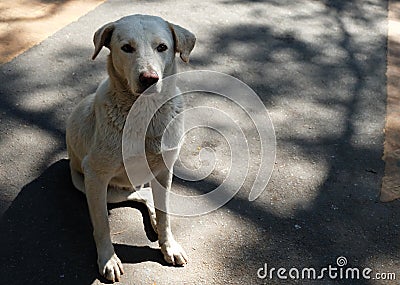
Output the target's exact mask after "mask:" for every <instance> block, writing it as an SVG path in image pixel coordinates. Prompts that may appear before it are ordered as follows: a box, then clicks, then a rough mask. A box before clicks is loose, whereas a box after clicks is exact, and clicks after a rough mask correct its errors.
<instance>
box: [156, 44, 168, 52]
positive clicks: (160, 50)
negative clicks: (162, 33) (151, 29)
mask: <svg viewBox="0 0 400 285" xmlns="http://www.w3.org/2000/svg"><path fill="white" fill-rule="evenodd" d="M167 49H168V47H167V46H166V45H165V44H159V45H158V47H157V51H158V52H163V51H166V50H167Z"/></svg>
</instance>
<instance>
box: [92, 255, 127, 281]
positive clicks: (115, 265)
mask: <svg viewBox="0 0 400 285" xmlns="http://www.w3.org/2000/svg"><path fill="white" fill-rule="evenodd" d="M98 265H99V271H100V274H101V275H102V276H103V277H105V278H106V279H107V280H109V281H112V282H118V281H120V279H121V275H122V274H124V269H123V267H122V262H121V260H120V259H119V258H118V256H117V255H116V254H115V253H114V254H113V255H112V256H111V258H109V259H104V260H100V259H99V261H98Z"/></svg>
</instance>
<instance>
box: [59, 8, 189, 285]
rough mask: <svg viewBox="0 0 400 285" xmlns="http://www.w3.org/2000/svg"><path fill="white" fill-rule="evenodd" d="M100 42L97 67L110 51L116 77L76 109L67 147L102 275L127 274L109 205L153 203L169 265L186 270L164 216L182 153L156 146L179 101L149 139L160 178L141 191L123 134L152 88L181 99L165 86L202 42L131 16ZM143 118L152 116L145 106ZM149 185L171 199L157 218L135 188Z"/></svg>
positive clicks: (162, 114) (163, 113)
mask: <svg viewBox="0 0 400 285" xmlns="http://www.w3.org/2000/svg"><path fill="white" fill-rule="evenodd" d="M93 41H94V45H95V51H94V54H93V59H95V58H96V56H97V55H98V53H99V52H100V50H101V49H102V47H103V46H105V47H107V48H108V49H109V50H110V54H109V56H108V62H107V71H108V75H109V77H108V78H107V79H106V80H104V81H103V82H102V83H101V84H100V85H99V87H98V89H97V91H96V93H95V94H92V95H90V96H88V97H86V98H85V99H84V100H82V101H81V102H80V104H79V105H78V106H77V107H76V108H75V110H74V111H73V113H72V114H71V116H70V118H69V119H68V122H67V130H66V140H67V149H68V155H69V158H70V168H71V176H72V181H73V184H74V186H75V187H76V188H77V189H79V190H80V191H82V192H84V193H85V194H86V197H87V202H88V205H89V212H90V217H91V221H92V224H93V229H94V232H93V235H94V240H95V242H96V247H97V255H98V260H97V263H98V266H99V271H100V274H102V275H103V276H104V277H105V278H107V279H108V280H110V281H113V282H115V281H119V280H120V278H121V275H122V274H123V267H122V263H121V261H120V260H119V258H118V257H117V256H116V254H115V252H114V247H113V245H112V242H111V237H110V228H109V223H108V215H107V202H111V203H115V202H122V201H126V200H139V201H141V202H144V203H146V204H147V205H148V208H149V213H150V218H151V220H152V224H153V227H154V228H155V230H156V231H157V233H158V240H159V245H160V247H161V251H162V253H163V255H164V258H165V260H166V261H167V262H168V263H171V264H174V265H184V264H185V263H186V262H187V256H186V253H185V251H184V250H183V249H182V247H181V246H180V245H179V244H178V243H177V242H176V241H175V239H174V237H173V235H172V232H171V228H170V222H169V217H168V215H167V213H165V212H163V211H161V210H158V209H165V208H166V204H167V200H166V192H165V189H167V190H169V189H170V187H171V181H172V172H171V171H170V170H169V169H172V166H173V163H174V162H175V160H176V159H177V156H178V153H179V146H176V148H174V149H172V150H169V151H168V152H169V153H167V154H166V153H162V151H161V147H160V145H159V144H160V140H157V139H156V140H154V139H153V138H155V137H158V136H160V135H162V131H163V128H165V126H166V124H167V123H168V122H164V120H170V119H171V118H173V117H174V116H176V114H177V113H179V112H181V108H182V106H181V104H180V100H179V99H178V97H176V98H175V99H172V100H170V101H168V102H167V103H166V104H165V106H163V107H162V108H161V109H160V110H159V111H158V112H157V113H156V116H155V119H154V120H153V121H152V124H151V127H150V129H148V131H147V135H148V137H147V135H146V156H147V159H148V162H149V166H150V169H151V170H152V172H153V176H152V175H148V174H147V173H146V172H143V173H145V174H143V175H139V176H138V177H139V178H138V181H135V183H134V184H135V185H132V184H131V183H130V180H129V179H128V177H127V173H126V170H125V168H124V164H123V157H122V131H123V128H124V124H125V121H126V118H127V114H128V112H129V110H130V108H131V106H132V105H133V103H134V102H135V101H136V100H137V98H138V97H139V96H140V95H141V93H143V91H144V90H146V89H147V88H148V87H149V86H151V85H153V84H155V83H157V82H158V83H157V91H158V93H159V96H162V94H176V92H178V89H177V88H176V86H172V85H174V84H172V85H171V84H168V85H167V84H164V85H163V84H162V82H159V81H160V80H161V79H162V78H165V77H166V76H169V75H172V74H174V73H175V72H176V65H175V53H176V52H178V53H180V57H181V59H182V60H183V61H185V62H187V61H188V60H189V54H190V52H191V51H192V49H193V47H194V44H195V41H196V38H195V36H194V35H193V34H192V33H191V32H189V31H187V30H186V29H184V28H182V27H180V26H177V25H174V24H171V23H168V22H166V21H164V20H163V19H161V18H159V17H154V16H147V15H132V16H128V17H124V18H122V19H120V20H118V21H116V22H112V23H109V24H106V25H104V26H103V27H101V28H100V29H99V30H98V31H97V32H96V33H95V35H94V39H93ZM150 109H151V108H150ZM142 111H143V112H146V111H147V108H146V106H143V110H142ZM177 125H178V126H180V125H179V124H177ZM180 127H181V126H180ZM177 131H180V130H177ZM148 142H149V143H148ZM135 143H136V142H135V141H132V144H135ZM163 155H164V156H165V157H169V158H170V159H169V162H167V163H165V161H164V160H163ZM130 164H132V165H130V166H129V167H132V168H133V169H136V170H138V171H140V169H141V168H144V167H145V166H144V165H142V162H140V160H138V161H137V162H135V161H130ZM148 182H149V183H150V185H151V186H152V187H153V194H154V193H155V192H154V191H155V190H157V191H160V190H161V191H164V192H163V193H165V195H161V197H160V195H155V194H154V202H155V207H156V210H155V212H154V209H153V208H152V207H151V206H150V205H149V203H148V199H145V198H143V197H146V195H138V192H139V193H140V191H144V189H142V188H137V187H135V186H138V185H142V184H145V183H148ZM155 188H157V189H155ZM141 189H142V190H141ZM157 193H160V192H157ZM156 196H157V197H156ZM149 199H150V198H149Z"/></svg>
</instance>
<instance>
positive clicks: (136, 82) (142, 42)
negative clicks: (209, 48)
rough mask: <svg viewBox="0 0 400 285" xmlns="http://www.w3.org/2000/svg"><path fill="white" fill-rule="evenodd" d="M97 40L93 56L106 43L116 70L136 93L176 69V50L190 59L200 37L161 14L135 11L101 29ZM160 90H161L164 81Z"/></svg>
mask: <svg viewBox="0 0 400 285" xmlns="http://www.w3.org/2000/svg"><path fill="white" fill-rule="evenodd" d="M93 42H94V46H95V50H94V54H93V56H92V59H95V58H96V56H97V55H98V54H99V52H100V50H101V49H102V47H103V46H105V47H107V48H108V49H109V50H110V59H109V60H110V61H111V64H112V68H113V70H114V71H115V72H116V74H117V75H118V77H119V78H121V79H122V80H124V83H125V84H126V85H127V87H128V88H129V89H130V91H131V92H132V93H133V94H140V93H142V92H143V91H144V90H146V89H147V88H148V87H149V86H151V85H152V84H154V83H157V82H158V81H159V80H161V79H162V78H163V77H165V76H168V75H171V74H173V73H174V71H175V70H174V69H175V53H177V52H178V53H180V57H181V59H182V60H183V61H184V62H188V61H189V55H190V52H191V51H192V49H193V47H194V44H195V42H196V38H195V36H194V35H193V34H192V33H191V32H189V31H188V30H186V29H184V28H182V27H180V26H178V25H174V24H171V23H168V22H166V21H164V20H163V19H161V18H159V17H155V16H148V15H132V16H127V17H124V18H122V19H120V20H118V21H116V22H112V23H108V24H106V25H104V26H103V27H101V28H100V29H98V30H97V31H96V33H95V34H94V38H93ZM157 90H158V91H160V90H161V86H160V85H157Z"/></svg>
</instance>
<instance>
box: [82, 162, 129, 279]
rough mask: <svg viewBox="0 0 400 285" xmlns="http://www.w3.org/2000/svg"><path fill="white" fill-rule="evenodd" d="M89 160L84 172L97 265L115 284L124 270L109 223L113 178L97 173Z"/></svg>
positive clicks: (84, 166) (101, 272)
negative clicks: (109, 188) (108, 190)
mask: <svg viewBox="0 0 400 285" xmlns="http://www.w3.org/2000/svg"><path fill="white" fill-rule="evenodd" d="M88 160H89V159H85V160H84V161H83V170H84V175H85V190H86V199H87V202H88V206H89V213H90V218H91V221H92V225H93V236H94V240H95V243H96V248H97V265H98V267H99V272H100V274H101V275H102V276H104V277H105V278H106V279H108V280H110V281H112V282H115V281H119V280H120V278H121V275H122V274H123V273H124V270H123V267H122V263H121V261H120V259H119V258H118V257H117V255H116V254H115V251H114V247H113V245H112V242H111V236H110V226H109V223H108V213H107V186H108V183H109V181H110V179H111V177H109V176H107V174H105V173H98V172H96V171H95V169H94V168H93V167H91V165H90V163H89V162H88Z"/></svg>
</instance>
